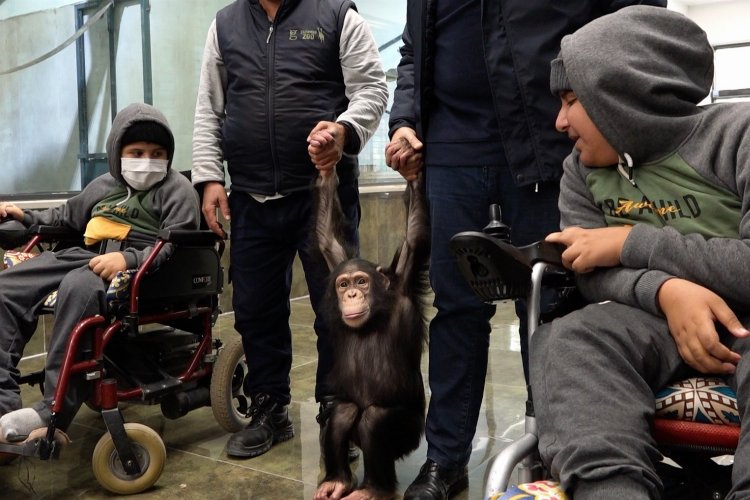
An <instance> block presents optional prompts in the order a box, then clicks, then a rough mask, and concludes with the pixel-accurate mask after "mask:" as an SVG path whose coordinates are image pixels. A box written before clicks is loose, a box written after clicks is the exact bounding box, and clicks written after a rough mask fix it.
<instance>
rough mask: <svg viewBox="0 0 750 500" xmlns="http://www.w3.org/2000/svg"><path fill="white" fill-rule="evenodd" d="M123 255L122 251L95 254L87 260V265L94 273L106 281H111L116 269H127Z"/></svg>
mask: <svg viewBox="0 0 750 500" xmlns="http://www.w3.org/2000/svg"><path fill="white" fill-rule="evenodd" d="M126 266H127V263H126V262H125V256H124V255H123V254H122V252H110V253H105V254H104V255H97V256H96V257H94V258H93V259H91V260H90V261H89V267H90V268H91V270H92V271H94V272H95V273H96V274H98V275H99V276H101V277H102V278H103V279H105V280H107V281H112V280H113V279H114V278H115V276H116V275H117V272H118V271H125V269H127V267H126Z"/></svg>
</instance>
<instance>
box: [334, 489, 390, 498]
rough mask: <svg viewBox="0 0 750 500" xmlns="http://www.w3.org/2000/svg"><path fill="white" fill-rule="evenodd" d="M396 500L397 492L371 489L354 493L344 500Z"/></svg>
mask: <svg viewBox="0 0 750 500" xmlns="http://www.w3.org/2000/svg"><path fill="white" fill-rule="evenodd" d="M394 498H396V492H393V491H392V492H390V493H386V492H384V491H379V490H374V489H371V488H363V489H361V490H354V491H352V492H351V493H349V495H347V496H345V497H344V498H343V500H393V499H394Z"/></svg>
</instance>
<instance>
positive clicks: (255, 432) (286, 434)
mask: <svg viewBox="0 0 750 500" xmlns="http://www.w3.org/2000/svg"><path fill="white" fill-rule="evenodd" d="M250 414H251V416H252V418H251V420H250V423H249V424H247V427H245V428H244V429H243V430H241V431H239V432H235V433H234V434H232V437H230V438H229V442H228V443H227V455H229V456H231V457H241V458H251V457H257V456H258V455H262V454H263V453H265V452H267V451H268V450H269V449H271V446H272V445H274V444H276V443H281V442H282V441H286V440H288V439H292V437H294V426H293V425H292V421H291V420H289V413H288V411H287V407H286V406H281V405H279V404H277V403H274V402H273V401H271V399H270V397H269V396H268V394H256V395H255V396H253V397H252V404H251V405H250Z"/></svg>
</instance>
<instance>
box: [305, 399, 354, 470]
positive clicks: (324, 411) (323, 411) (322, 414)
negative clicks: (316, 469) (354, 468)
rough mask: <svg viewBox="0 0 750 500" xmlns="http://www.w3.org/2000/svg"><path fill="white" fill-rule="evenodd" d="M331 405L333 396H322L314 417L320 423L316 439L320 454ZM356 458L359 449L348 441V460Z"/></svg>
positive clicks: (331, 409) (351, 460) (331, 408)
mask: <svg viewBox="0 0 750 500" xmlns="http://www.w3.org/2000/svg"><path fill="white" fill-rule="evenodd" d="M333 405H334V398H333V396H324V397H323V399H321V400H320V406H319V407H318V416H317V417H315V420H316V421H317V422H318V424H320V435H319V436H318V440H319V441H320V454H321V456H322V455H323V439H324V437H325V434H326V433H325V429H326V423H327V422H328V419H329V418H330V416H331V412H332V411H333ZM357 458H359V449H358V448H357V447H356V446H355V445H354V443H352V442H349V461H350V462H353V461H354V460H356V459H357Z"/></svg>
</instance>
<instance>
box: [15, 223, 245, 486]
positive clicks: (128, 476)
mask: <svg viewBox="0 0 750 500" xmlns="http://www.w3.org/2000/svg"><path fill="white" fill-rule="evenodd" d="M168 243H170V244H172V245H173V250H174V251H173V253H172V254H171V255H170V257H169V259H168V260H167V261H166V262H165V263H164V264H162V265H161V266H160V267H159V268H158V269H155V270H151V267H153V266H152V264H153V262H154V260H155V258H156V256H157V255H158V254H159V253H160V252H161V251H163V249H164V247H165V245H167V244H168ZM70 245H80V236H79V235H77V234H74V233H72V232H71V231H70V230H68V229H67V228H65V227H50V226H34V227H31V228H28V229H27V228H25V227H24V226H23V225H22V224H20V223H18V222H17V221H14V220H8V221H5V222H2V221H0V247H2V248H3V249H5V250H12V249H20V250H21V254H20V255H23V256H27V254H29V253H32V254H33V253H34V252H37V251H41V250H45V249H51V250H56V249H61V248H65V247H66V246H70ZM223 250H224V241H223V240H221V239H220V238H218V237H217V236H215V235H214V234H213V233H212V232H211V231H206V230H201V231H198V230H196V231H162V232H160V233H159V234H158V237H157V240H156V243H155V245H154V247H153V251H152V252H151V254H150V255H149V257H148V258H147V260H146V262H144V263H143V265H142V266H141V267H140V268H139V270H137V271H132V272H128V273H129V278H130V279H129V283H128V284H127V285H126V286H122V285H121V286H120V289H119V290H117V291H116V292H114V293H112V295H113V296H112V299H111V300H109V301H108V313H107V314H106V315H104V316H98V315H97V316H94V317H88V318H84V319H83V320H81V321H80V322H79V323H78V324H77V325H76V326H75V327H74V329H73V331H72V332H71V334H70V338H69V341H68V344H67V347H66V352H65V357H64V360H63V363H62V367H61V369H60V374H59V378H58V383H57V387H56V390H55V398H54V403H53V406H52V408H51V411H52V418H51V421H50V424H49V427H48V428H46V429H38V430H37V431H34V432H33V433H32V434H31V435H30V436H29V437H28V438H27V439H26V440H25V441H23V442H21V443H0V456H5V457H6V459H7V458H8V457H11V458H15V457H16V456H25V457H38V458H40V459H42V460H47V459H50V458H58V456H59V454H60V451H61V448H63V447H64V444H65V443H66V441H67V436H66V435H65V433H64V432H62V430H61V429H59V428H58V427H57V426H56V421H57V419H58V418H60V417H59V416H60V414H61V411H63V408H62V407H63V400H64V395H65V394H66V390H67V388H68V386H69V384H70V381H71V377H73V376H79V377H84V379H85V381H86V387H87V389H89V390H88V393H89V394H90V397H89V398H88V400H87V401H86V402H85V404H86V405H87V406H88V407H89V408H91V409H93V410H95V411H97V412H99V413H100V414H101V416H102V419H103V421H104V424H105V426H106V429H107V432H106V434H105V435H104V436H102V437H101V439H100V440H99V441H98V443H97V445H96V447H95V449H94V451H93V456H92V459H91V463H92V468H93V472H94V476H95V477H96V479H97V481H98V482H99V483H100V485H101V486H102V487H104V488H105V489H107V490H109V491H110V492H112V493H116V494H135V493H139V492H142V491H144V490H146V489H148V488H150V487H151V486H153V485H154V484H155V483H156V481H157V480H158V479H159V477H160V475H161V473H162V471H163V468H164V465H165V461H166V448H165V446H164V443H163V441H162V439H161V437H160V436H159V434H158V433H157V432H156V431H154V430H152V429H151V428H149V427H147V426H145V425H142V424H140V423H125V422H124V418H123V415H122V413H121V412H120V410H119V409H118V407H119V404H120V403H125V404H130V403H133V404H145V405H157V404H158V405H160V409H161V412H162V413H163V415H164V416H165V417H167V418H169V419H176V418H180V417H182V416H184V415H186V414H187V413H188V412H189V411H192V410H194V409H197V408H200V407H204V406H209V405H210V406H211V408H212V411H213V414H214V417H215V419H216V421H217V422H218V424H219V425H220V426H221V427H222V428H223V429H224V430H226V431H227V432H229V433H233V432H237V431H239V430H241V429H243V428H244V427H245V426H246V425H247V423H249V420H250V417H249V415H248V412H249V407H250V398H249V397H247V396H245V394H244V393H243V381H244V379H245V377H246V375H247V372H248V369H247V364H246V362H245V356H244V351H243V348H242V343H241V341H240V339H239V337H234V338H232V340H229V341H223V342H222V341H220V340H219V339H214V338H213V337H212V327H213V325H214V324H215V321H216V319H217V317H218V315H219V312H220V311H219V305H218V304H219V293H220V292H221V291H222V287H223V280H224V277H223V269H222V267H221V262H220V258H221V254H222V253H223ZM10 253H13V252H10ZM7 254H8V252H6V256H7ZM115 281H117V278H116V279H115V280H113V283H114V282H115ZM126 281H127V280H126ZM110 292H112V286H110ZM54 293H55V292H53V294H54ZM109 296H110V293H109V292H108V299H109ZM53 312H54V309H53V308H51V307H49V306H48V305H47V303H45V306H44V308H43V311H42V314H47V313H50V314H51V313H53ZM43 381H44V371H43V370H41V371H37V372H34V373H30V374H22V376H21V380H20V382H21V383H22V384H31V385H34V384H39V385H40V386H41V388H42V392H43ZM89 384H90V385H89ZM69 420H72V416H70V418H69Z"/></svg>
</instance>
